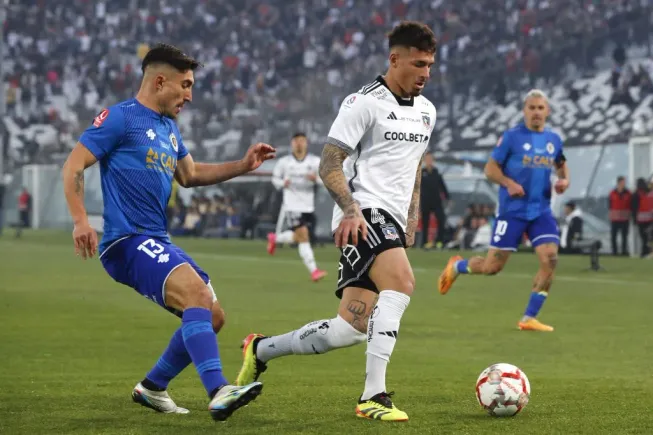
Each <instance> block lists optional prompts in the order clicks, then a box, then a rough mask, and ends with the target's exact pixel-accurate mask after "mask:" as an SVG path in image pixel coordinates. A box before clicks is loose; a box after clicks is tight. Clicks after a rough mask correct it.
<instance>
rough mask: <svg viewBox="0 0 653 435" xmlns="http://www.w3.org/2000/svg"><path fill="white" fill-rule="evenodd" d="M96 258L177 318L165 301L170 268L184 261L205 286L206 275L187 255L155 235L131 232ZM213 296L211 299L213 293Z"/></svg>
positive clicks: (118, 278) (109, 270)
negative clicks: (132, 233)
mask: <svg viewBox="0 0 653 435" xmlns="http://www.w3.org/2000/svg"><path fill="white" fill-rule="evenodd" d="M100 260H101V261H102V266H104V269H105V270H106V271H107V273H108V274H109V275H110V276H111V278H113V279H114V280H115V281H117V282H119V283H121V284H124V285H126V286H129V287H131V288H133V289H134V290H136V291H137V292H138V293H140V294H141V295H142V296H144V297H146V298H147V299H150V300H151V301H153V302H155V303H156V304H158V305H159V306H161V307H163V308H165V309H166V310H168V311H170V312H171V313H173V314H175V315H176V316H178V317H181V314H182V313H181V312H179V311H178V310H175V309H173V308H170V307H168V306H167V305H166V303H165V284H166V281H167V279H168V276H170V274H171V273H172V271H173V270H175V269H176V268H177V267H179V266H181V265H182V264H186V263H187V264H189V265H190V266H191V267H192V268H193V269H195V271H196V272H197V274H198V275H199V276H200V278H201V279H202V280H203V281H204V282H205V283H206V284H207V286H208V285H209V276H208V275H207V274H206V273H205V272H204V271H203V270H202V269H201V268H200V267H199V266H198V265H197V264H196V263H195V262H194V261H193V259H192V258H190V256H189V255H188V254H186V253H185V252H184V251H183V250H182V249H181V248H179V247H178V246H175V245H173V244H172V243H170V241H168V240H163V239H159V238H156V237H150V236H141V235H134V236H129V237H125V238H123V239H118V240H116V241H115V242H113V243H112V244H111V245H109V247H108V248H107V249H105V250H104V252H102V254H101V255H100ZM210 290H212V288H210ZM213 296H214V300H215V299H216V298H215V293H214V295H213Z"/></svg>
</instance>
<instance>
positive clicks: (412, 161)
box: [328, 76, 436, 231]
mask: <svg viewBox="0 0 653 435" xmlns="http://www.w3.org/2000/svg"><path fill="white" fill-rule="evenodd" d="M435 118H436V112H435V107H434V106H433V104H432V103H431V102H430V101H429V100H428V99H426V98H425V97H423V96H421V95H420V96H417V97H411V98H409V99H403V98H400V97H398V96H396V95H394V94H393V93H392V92H391V91H390V90H389V89H388V87H387V85H386V83H385V80H384V79H383V78H382V77H381V76H379V77H377V79H376V80H375V81H373V82H372V83H370V84H369V85H367V86H364V87H363V88H362V89H361V90H360V91H359V92H358V93H355V94H351V95H349V96H348V97H346V98H345V100H344V101H343V103H342V105H341V106H340V111H339V113H338V116H337V117H336V119H335V121H334V122H333V125H332V126H331V130H330V131H329V138H328V142H329V143H331V144H334V145H337V146H339V147H340V148H342V149H343V150H345V151H347V153H348V154H349V157H348V158H347V160H345V162H344V166H343V169H344V173H345V176H346V177H347V180H348V181H349V188H350V189H351V191H352V193H353V196H354V199H355V200H356V201H358V203H359V204H360V207H361V209H365V208H380V209H383V210H385V211H387V212H388V213H389V214H390V215H391V216H392V218H393V219H394V220H396V221H397V223H398V224H399V225H400V227H401V229H402V230H404V231H405V230H406V224H407V216H408V208H409V207H410V200H411V196H412V193H413V188H414V187H415V177H416V175H417V169H418V168H417V166H418V165H419V162H420V161H421V159H422V156H423V155H424V152H425V151H426V148H427V147H428V144H429V138H430V136H431V132H432V131H433V127H434V126H435ZM342 216H343V213H342V210H340V207H338V206H337V205H336V206H335V207H334V211H333V221H332V229H333V230H335V229H336V228H337V227H338V225H339V223H340V221H341V220H342Z"/></svg>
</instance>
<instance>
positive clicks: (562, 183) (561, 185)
mask: <svg viewBox="0 0 653 435" xmlns="http://www.w3.org/2000/svg"><path fill="white" fill-rule="evenodd" d="M568 188H569V180H567V179H565V178H561V179H559V180H558V181H556V184H555V186H554V189H555V191H556V193H557V194H558V195H562V194H563V193H565V190H567V189H568Z"/></svg>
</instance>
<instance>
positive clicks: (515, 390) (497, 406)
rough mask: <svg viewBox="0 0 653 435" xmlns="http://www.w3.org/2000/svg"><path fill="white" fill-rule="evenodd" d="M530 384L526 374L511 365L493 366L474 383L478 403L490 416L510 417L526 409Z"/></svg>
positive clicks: (484, 371)
mask: <svg viewBox="0 0 653 435" xmlns="http://www.w3.org/2000/svg"><path fill="white" fill-rule="evenodd" d="M530 396H531V384H530V382H528V378H527V377H526V373H524V372H522V371H521V370H520V369H519V368H518V367H515V366H513V365H512V364H505V363H499V364H493V365H491V366H490V367H488V368H486V369H485V370H483V371H482V372H481V374H480V376H479V377H478V380H477V381H476V398H477V399H478V403H480V404H481V406H482V407H483V408H484V409H485V410H486V411H487V412H488V413H489V414H490V415H492V416H495V417H512V416H514V415H517V414H519V412H520V411H521V410H522V409H524V408H525V407H526V405H527V404H528V400H529V399H530Z"/></svg>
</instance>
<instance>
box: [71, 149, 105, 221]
mask: <svg viewBox="0 0 653 435" xmlns="http://www.w3.org/2000/svg"><path fill="white" fill-rule="evenodd" d="M95 162H97V159H96V158H95V156H94V155H93V154H92V153H91V152H90V151H89V150H88V148H86V147H85V146H84V145H82V144H81V143H77V145H76V146H75V148H73V150H72V152H71V153H70V155H69V156H68V159H67V160H66V163H64V165H63V190H64V194H65V195H66V202H67V203H68V209H69V210H70V215H71V216H72V218H73V223H74V224H75V225H77V224H78V223H82V222H86V221H87V216H86V208H85V207H84V170H85V169H86V168H88V167H89V166H92V165H93V164H95Z"/></svg>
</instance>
